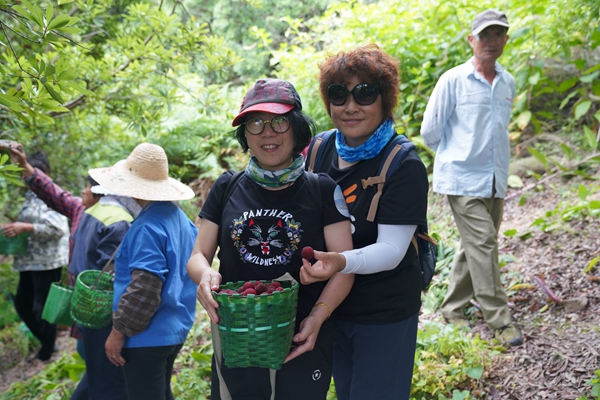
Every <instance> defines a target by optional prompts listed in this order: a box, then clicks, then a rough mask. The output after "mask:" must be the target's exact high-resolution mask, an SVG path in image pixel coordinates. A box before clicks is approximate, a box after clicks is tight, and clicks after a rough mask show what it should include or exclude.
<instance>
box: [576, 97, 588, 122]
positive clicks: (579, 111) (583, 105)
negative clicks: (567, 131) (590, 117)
mask: <svg viewBox="0 0 600 400" xmlns="http://www.w3.org/2000/svg"><path fill="white" fill-rule="evenodd" d="M591 106H592V102H591V100H583V101H581V102H579V103H578V104H577V105H576V106H575V119H579V118H581V117H583V116H584V115H585V114H586V113H587V112H588V110H589V109H590V107H591Z"/></svg>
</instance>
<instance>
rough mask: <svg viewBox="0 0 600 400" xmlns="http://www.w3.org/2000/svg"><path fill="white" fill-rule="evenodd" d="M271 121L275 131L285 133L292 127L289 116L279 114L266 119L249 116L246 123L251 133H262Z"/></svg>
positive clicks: (247, 129)
mask: <svg viewBox="0 0 600 400" xmlns="http://www.w3.org/2000/svg"><path fill="white" fill-rule="evenodd" d="M267 123H269V124H270V125H271V129H272V130H273V132H277V133H285V132H286V131H287V130H288V129H290V120H289V119H288V117H283V116H277V117H274V118H271V120H264V119H262V118H258V117H254V118H248V120H246V122H244V125H246V131H248V133H249V134H251V135H260V134H261V133H263V131H264V130H265V125H266V124H267Z"/></svg>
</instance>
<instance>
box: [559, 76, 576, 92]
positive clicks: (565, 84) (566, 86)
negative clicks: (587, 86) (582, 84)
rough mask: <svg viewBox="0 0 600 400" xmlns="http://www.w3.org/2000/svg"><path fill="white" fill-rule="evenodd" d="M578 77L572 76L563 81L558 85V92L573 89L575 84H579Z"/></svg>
mask: <svg viewBox="0 0 600 400" xmlns="http://www.w3.org/2000/svg"><path fill="white" fill-rule="evenodd" d="M577 81H578V79H577V78H571V79H567V80H566V81H563V82H562V83H561V84H560V85H559V86H558V92H559V93H564V92H566V91H567V90H569V89H571V88H572V87H573V86H575V85H576V84H577Z"/></svg>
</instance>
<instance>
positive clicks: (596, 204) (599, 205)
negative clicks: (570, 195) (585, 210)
mask: <svg viewBox="0 0 600 400" xmlns="http://www.w3.org/2000/svg"><path fill="white" fill-rule="evenodd" d="M590 208H591V209H592V210H597V209H599V208H600V200H592V201H590Z"/></svg>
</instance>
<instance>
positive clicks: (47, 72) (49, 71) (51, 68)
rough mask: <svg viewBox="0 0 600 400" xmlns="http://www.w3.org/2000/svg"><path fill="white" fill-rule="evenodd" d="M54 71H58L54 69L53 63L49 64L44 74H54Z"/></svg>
mask: <svg viewBox="0 0 600 400" xmlns="http://www.w3.org/2000/svg"><path fill="white" fill-rule="evenodd" d="M54 72H56V70H55V69H54V66H53V65H48V66H47V67H46V69H45V70H44V76H46V77H47V76H52V75H54Z"/></svg>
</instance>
